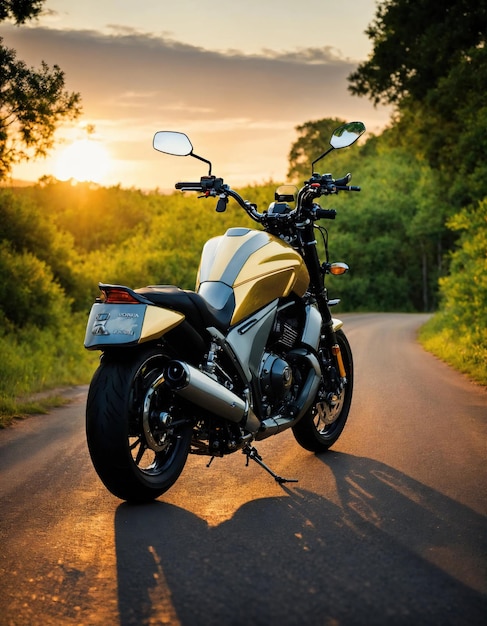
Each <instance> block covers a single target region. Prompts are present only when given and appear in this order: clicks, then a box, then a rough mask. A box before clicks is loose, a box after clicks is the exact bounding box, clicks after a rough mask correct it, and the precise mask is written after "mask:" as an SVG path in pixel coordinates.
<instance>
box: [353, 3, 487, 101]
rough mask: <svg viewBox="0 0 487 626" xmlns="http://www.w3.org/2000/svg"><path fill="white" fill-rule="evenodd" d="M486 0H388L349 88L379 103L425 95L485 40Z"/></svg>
mask: <svg viewBox="0 0 487 626" xmlns="http://www.w3.org/2000/svg"><path fill="white" fill-rule="evenodd" d="M486 24H487V5H486V2H485V0H481V1H480V2H475V3H472V2H471V1H470V0H443V1H442V2H437V0H384V1H383V2H381V3H380V4H379V5H378V7H377V12H376V17H375V21H374V22H373V23H372V24H371V25H370V26H369V27H368V29H367V30H366V31H365V32H366V34H367V35H368V37H369V38H370V39H371V40H372V41H373V44H374V49H373V52H372V54H371V56H370V58H369V59H368V60H367V61H365V62H364V63H362V64H361V65H359V66H358V68H357V70H356V71H355V72H353V73H352V74H351V75H350V76H349V81H350V83H351V84H350V87H349V89H350V91H351V92H352V93H353V94H355V95H359V96H369V97H370V98H371V99H372V100H373V102H374V103H375V104H378V103H379V102H385V103H388V104H400V103H401V102H402V101H404V100H405V99H407V98H409V97H410V98H412V99H413V100H419V101H423V100H424V99H425V97H426V96H427V94H428V93H429V91H430V90H431V89H435V88H436V87H437V85H438V83H439V81H440V80H441V79H442V78H444V77H446V76H448V74H449V73H450V71H451V69H452V68H453V67H455V66H456V65H458V64H459V63H461V62H462V60H464V59H465V58H466V57H468V56H469V55H470V52H471V50H472V49H474V48H477V47H479V46H482V45H484V44H485V33H486V31H485V25H486Z"/></svg>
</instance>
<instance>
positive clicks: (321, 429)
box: [293, 330, 353, 452]
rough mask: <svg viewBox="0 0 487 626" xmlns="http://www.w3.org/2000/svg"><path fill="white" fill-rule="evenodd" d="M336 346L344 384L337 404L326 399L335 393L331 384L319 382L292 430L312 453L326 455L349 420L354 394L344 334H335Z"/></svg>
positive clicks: (349, 359) (302, 444)
mask: <svg viewBox="0 0 487 626" xmlns="http://www.w3.org/2000/svg"><path fill="white" fill-rule="evenodd" d="M336 339H337V343H338V345H339V346H340V351H341V354H342V359H343V365H344V367H345V372H346V378H347V383H346V385H345V386H344V387H343V389H342V390H341V393H340V394H339V395H338V397H337V400H336V401H335V402H334V403H333V405H330V403H327V402H326V398H327V397H329V394H330V393H333V392H334V391H335V390H334V389H331V388H330V383H329V382H328V381H326V380H325V379H324V378H322V382H321V385H320V387H319V389H318V393H317V395H316V398H315V400H314V402H313V404H312V406H311V408H310V409H309V411H308V412H307V413H306V414H305V415H304V416H303V417H302V418H301V419H300V420H299V422H298V423H297V424H296V425H295V426H293V434H294V437H295V439H296V441H297V442H298V443H299V445H300V446H301V447H303V448H305V449H306V450H309V451H311V452H325V451H326V450H328V448H330V447H331V446H332V445H333V444H334V443H335V442H336V441H337V439H338V437H339V436H340V435H341V434H342V431H343V428H344V426H345V423H346V421H347V418H348V413H349V411H350V405H351V402H352V392H353V359H352V351H351V349H350V344H349V343H348V340H347V338H346V336H345V334H344V333H343V331H341V330H339V331H337V332H336Z"/></svg>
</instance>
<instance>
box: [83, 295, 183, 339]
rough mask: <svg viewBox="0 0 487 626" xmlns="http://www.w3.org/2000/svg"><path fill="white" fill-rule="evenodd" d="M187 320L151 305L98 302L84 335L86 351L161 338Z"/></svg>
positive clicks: (93, 308)
mask: <svg viewBox="0 0 487 626" xmlns="http://www.w3.org/2000/svg"><path fill="white" fill-rule="evenodd" d="M183 320H184V315H183V314H182V313H179V312H178V311H171V310H169V309H163V308H161V307H156V306H153V305H150V304H143V303H137V304H118V303H117V304H115V303H106V302H95V304H93V306H92V308H91V312H90V316H89V318H88V324H87V326H86V334H85V342H84V345H85V348H87V349H88V350H104V349H106V348H111V347H114V346H126V347H129V346H135V345H138V344H141V343H146V342H147V341H154V340H156V339H159V338H160V337H162V336H163V335H165V334H166V333H168V332H169V331H170V330H172V329H173V328H175V327H176V326H178V324H180V323H181V322H182V321H183Z"/></svg>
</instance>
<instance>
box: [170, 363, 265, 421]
mask: <svg viewBox="0 0 487 626" xmlns="http://www.w3.org/2000/svg"><path fill="white" fill-rule="evenodd" d="M164 378H165V382H166V385H167V386H168V387H170V388H171V389H172V390H173V391H175V392H176V393H177V394H178V395H179V396H181V397H182V398H184V399H185V400H189V401H190V402H193V403H194V404H196V405H197V406H200V407H201V408H204V409H205V410H207V411H210V413H214V414H215V415H218V416H219V417H223V418H224V419H226V420H229V421H231V422H235V424H240V425H242V426H243V427H244V428H245V429H246V430H247V431H249V432H251V433H255V432H257V430H258V429H259V427H260V420H259V419H258V418H257V417H256V416H255V415H254V413H253V412H252V411H251V410H250V407H249V404H248V402H246V401H245V400H242V398H239V397H238V396H237V395H235V394H234V393H232V392H231V391H230V390H229V389H227V388H226V387H224V386H223V385H220V383H218V382H217V381H216V380H214V379H213V378H210V377H209V376H207V375H206V374H204V373H203V372H200V370H198V369H196V368H195V367H193V366H192V365H189V363H184V362H183V361H171V362H170V363H169V364H168V366H167V367H166V369H165V371H164Z"/></svg>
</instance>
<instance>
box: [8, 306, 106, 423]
mask: <svg viewBox="0 0 487 626" xmlns="http://www.w3.org/2000/svg"><path fill="white" fill-rule="evenodd" d="M85 325H86V315H81V314H78V315H73V314H70V312H69V309H66V310H65V315H64V317H63V320H62V321H58V323H57V324H56V325H53V324H52V325H43V326H42V327H39V326H35V325H33V324H30V325H28V326H25V327H23V328H21V329H15V328H12V327H9V328H8V329H7V328H5V326H3V325H1V322H0V353H1V354H2V358H1V360H0V428H1V427H3V426H4V425H6V424H8V423H9V421H10V420H11V417H12V416H17V417H21V416H22V415H25V414H27V413H32V412H34V411H35V412H39V413H41V412H43V410H44V407H45V406H52V405H53V399H52V398H49V399H47V400H45V401H44V402H42V401H39V400H36V399H32V398H31V394H33V393H35V392H38V391H41V390H43V389H53V388H55V387H62V386H64V385H75V384H79V383H86V382H87V381H88V380H89V378H90V377H91V375H92V374H93V372H94V371H95V368H96V366H97V359H98V355H97V354H95V353H92V352H88V351H87V350H85V349H84V347H83V338H84V332H85Z"/></svg>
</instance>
